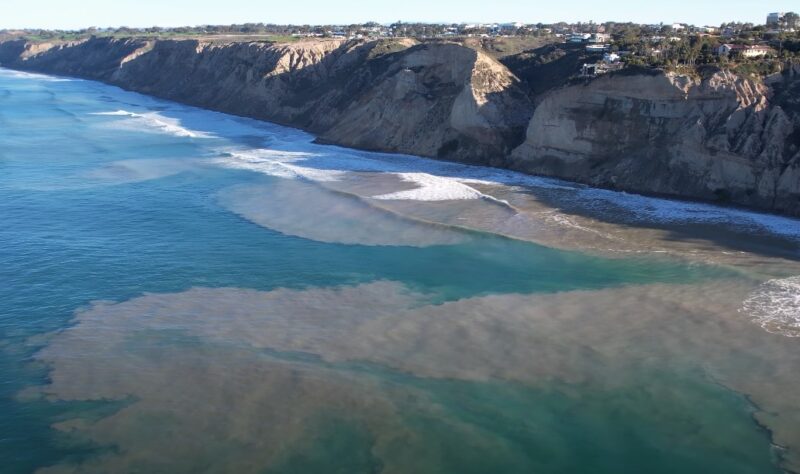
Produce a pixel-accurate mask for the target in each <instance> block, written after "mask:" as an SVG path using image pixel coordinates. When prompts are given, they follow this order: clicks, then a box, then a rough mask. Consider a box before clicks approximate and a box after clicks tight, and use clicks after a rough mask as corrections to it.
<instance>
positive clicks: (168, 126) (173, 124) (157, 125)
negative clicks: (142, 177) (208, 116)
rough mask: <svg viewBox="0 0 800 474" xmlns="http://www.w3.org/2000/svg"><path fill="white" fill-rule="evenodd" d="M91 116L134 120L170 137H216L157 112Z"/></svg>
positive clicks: (119, 112)
mask: <svg viewBox="0 0 800 474" xmlns="http://www.w3.org/2000/svg"><path fill="white" fill-rule="evenodd" d="M91 115H105V116H112V117H128V118H130V119H132V122H134V123H135V124H137V125H140V126H141V128H143V129H146V130H150V131H155V132H159V133H166V134H168V135H173V136H176V137H187V138H213V137H214V135H213V134H210V133H206V132H201V131H197V130H190V129H188V128H185V127H183V126H182V125H181V122H180V120H178V119H175V118H171V117H165V116H164V115H161V114H158V113H156V112H146V113H141V114H139V113H135V112H129V111H127V110H115V111H112V112H94V113H92V114H91Z"/></svg>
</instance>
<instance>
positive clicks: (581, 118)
mask: <svg viewBox="0 0 800 474" xmlns="http://www.w3.org/2000/svg"><path fill="white" fill-rule="evenodd" d="M545 52H546V55H545ZM556 53H557V54H556ZM551 56H552V57H553V58H555V60H554V61H551V62H547V61H546V60H543V59H542V58H547V57H551ZM579 60H580V58H579V57H577V56H575V55H574V54H569V52H568V51H567V52H564V51H561V50H559V49H558V47H554V46H547V47H545V48H542V52H541V53H539V52H538V51H536V50H534V51H525V52H524V53H522V54H516V55H513V56H509V57H506V58H499V57H497V55H493V54H491V52H490V51H488V50H486V49H484V48H481V47H476V46H475V45H468V44H462V43H455V42H427V43H420V42H418V41H415V40H411V39H387V40H378V41H364V40H358V41H345V40H323V39H316V40H303V41H298V42H294V43H289V44H274V43H268V42H215V41H202V40H154V39H135V38H131V39H112V38H92V39H88V40H83V41H77V42H60V43H29V42H25V41H22V40H16V41H6V42H3V43H0V64H2V65H3V66H6V67H11V68H16V69H22V70H29V71H38V72H45V73H54V74H63V75H70V76H77V77H83V78H87V79H94V80H99V81H103V82H106V83H110V84H114V85H118V86H120V87H123V88H125V89H128V90H133V91H137V92H142V93H145V94H150V95H154V96H158V97H162V98H166V99H171V100H175V101H178V102H182V103H186V104H190V105H196V106H200V107H205V108H209V109H214V110H219V111H222V112H228V113H233V114H237V115H243V116H249V117H254V118H258V119H263V120H269V121H272V122H276V123H280V124H284V125H290V126H295V127H299V128H302V129H305V130H308V131H310V132H313V133H315V134H316V135H317V136H318V137H319V140H320V141H322V142H326V143H334V144H340V145H344V146H350V147H356V148H362V149H369V150H380V151H388V152H399V153H409V154H416V155H422V156H427V157H433V158H440V159H446V160H454V161H462V162H468V163H476V164H485V165H491V166H499V167H507V168H512V169H516V170H520V171H524V172H528V173H533V174H540V175H547V176H555V177H559V178H564V179H569V180H575V181H580V182H584V183H587V184H591V185H594V186H601V187H608V188H613V189H619V190H627V191H634V192H641V193H648V194H662V195H669V196H677V197H683V198H691V199H702V200H712V201H716V202H721V203H728V204H735V205H743V206H749V207H753V208H758V209H763V210H770V211H775V212H781V213H786V214H790V215H800V103H798V101H799V100H800V99H799V98H800V68H798V66H796V65H795V66H793V67H791V66H790V67H787V68H785V70H784V71H783V73H781V74H777V75H775V76H771V77H768V78H767V79H766V80H764V81H761V80H756V79H752V78H745V77H742V76H739V75H736V74H734V73H732V72H730V71H725V70H719V69H713V70H712V69H708V70H704V71H700V73H699V74H697V75H679V74H674V73H667V72H663V71H654V70H650V71H635V72H630V71H623V72H622V73H617V74H612V75H608V76H605V77H600V78H597V79H591V80H580V81H576V80H571V79H570V77H569V74H567V73H565V72H562V71H560V69H559V68H560V67H561V66H560V65H570V64H572V63H574V62H576V61H579ZM568 69H569V70H570V71H572V69H574V67H569V68H568Z"/></svg>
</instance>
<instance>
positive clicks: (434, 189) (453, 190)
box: [372, 173, 484, 201]
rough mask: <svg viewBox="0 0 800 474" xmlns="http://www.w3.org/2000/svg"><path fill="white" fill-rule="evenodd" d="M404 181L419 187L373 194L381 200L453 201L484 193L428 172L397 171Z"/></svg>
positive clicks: (479, 196) (477, 196) (477, 197)
mask: <svg viewBox="0 0 800 474" xmlns="http://www.w3.org/2000/svg"><path fill="white" fill-rule="evenodd" d="M397 175H398V176H399V177H400V179H402V180H403V181H407V182H410V183H414V184H415V185H416V186H417V187H415V188H414V189H408V190H405V191H397V192H394V193H387V194H380V195H377V196H372V198H373V199H381V200H412V201H453V200H460V199H480V198H482V197H484V194H483V193H481V192H479V191H477V190H476V189H474V188H472V187H470V186H468V185H466V184H464V183H462V182H460V181H458V180H455V179H452V178H443V177H441V176H434V175H431V174H428V173H397Z"/></svg>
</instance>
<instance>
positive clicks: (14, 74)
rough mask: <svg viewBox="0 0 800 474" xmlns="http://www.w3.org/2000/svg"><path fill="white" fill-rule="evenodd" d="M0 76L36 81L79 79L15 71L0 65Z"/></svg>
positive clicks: (69, 80)
mask: <svg viewBox="0 0 800 474" xmlns="http://www.w3.org/2000/svg"><path fill="white" fill-rule="evenodd" d="M0 76H3V77H10V78H17V79H35V80H37V81H47V82H71V81H77V80H79V79H71V78H67V77H56V76H47V75H45V74H36V73H32V72H25V71H17V70H14V69H7V68H2V67H0Z"/></svg>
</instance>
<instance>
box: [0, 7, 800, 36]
mask: <svg viewBox="0 0 800 474" xmlns="http://www.w3.org/2000/svg"><path fill="white" fill-rule="evenodd" d="M270 3H272V5H270ZM720 6H724V8H720ZM400 10H402V11H400ZM798 10H800V4H798V3H797V1H796V0H775V1H771V2H769V3H768V4H766V5H764V4H762V5H759V4H754V2H752V1H751V0H747V1H742V0H729V1H726V2H724V3H723V2H710V1H702V0H695V1H690V0H673V1H672V2H670V3H669V4H659V5H649V6H642V5H641V4H639V3H638V2H636V1H634V0H620V1H617V2H614V5H609V4H598V2H571V3H570V4H555V5H554V4H551V3H547V4H542V5H536V4H534V2H530V1H527V2H526V1H523V0H496V1H495V2H492V4H491V5H489V4H488V2H485V1H478V0H464V1H461V2H456V1H453V0H451V1H440V2H437V3H434V2H430V1H425V0H406V1H405V2H404V4H403V6H402V9H401V8H394V7H393V6H386V5H381V4H377V3H376V4H367V5H364V4H362V3H361V2H356V1H353V0H350V1H346V0H345V1H340V2H337V3H336V4H331V3H330V2H326V1H324V0H306V1H304V2H298V3H296V4H292V5H287V4H285V3H280V4H278V3H275V2H264V3H262V4H256V5H253V4H252V3H251V2H247V1H245V0H228V1H226V2H224V5H220V4H219V2H217V1H212V0H194V1H189V0H176V1H174V2H170V4H167V5H164V4H163V3H161V2H158V1H156V0H139V1H137V2H134V1H132V0H119V1H117V2H114V3H110V2H107V1H104V0H84V1H73V2H70V3H69V4H65V3H64V2H61V1H59V0H40V1H39V2H38V3H37V8H35V9H23V8H8V9H6V11H4V12H3V16H2V18H0V29H7V30H15V29H19V30H22V29H48V30H80V29H85V28H90V27H96V28H120V27H130V28H149V27H162V28H177V27H187V26H188V27H197V26H203V25H229V24H243V23H266V24H269V23H271V24H281V25H342V24H363V23H366V22H369V21H374V22H377V23H380V24H390V23H394V22H397V21H402V22H404V23H438V24H462V23H512V22H521V23H525V24H536V23H546V24H553V23H559V22H566V23H579V22H581V23H589V22H590V21H593V22H594V23H598V24H601V23H606V22H617V23H628V22H632V23H638V24H659V23H664V24H672V23H686V24H693V25H697V26H704V25H713V26H717V25H720V24H722V23H726V22H731V21H737V22H743V23H754V24H764V23H765V22H766V17H767V14H768V13H770V12H777V11H798Z"/></svg>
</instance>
